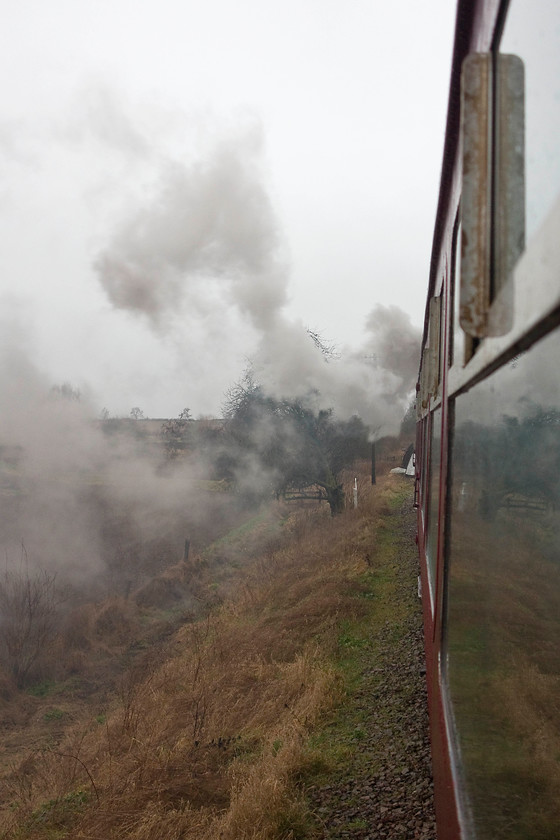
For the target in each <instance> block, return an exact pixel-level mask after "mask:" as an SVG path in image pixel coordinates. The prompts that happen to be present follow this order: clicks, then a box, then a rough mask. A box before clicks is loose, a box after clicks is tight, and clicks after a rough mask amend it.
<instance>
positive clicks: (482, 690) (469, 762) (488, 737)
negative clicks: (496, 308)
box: [446, 331, 560, 840]
mask: <svg viewBox="0 0 560 840" xmlns="http://www.w3.org/2000/svg"><path fill="white" fill-rule="evenodd" d="M554 358H560V332H559V331H557V332H556V333H554V334H552V335H551V336H549V337H548V338H546V339H544V340H542V341H541V342H540V343H539V344H538V345H536V346H535V347H534V348H532V349H531V350H530V351H529V352H527V353H525V354H524V355H523V356H521V357H520V358H519V359H517V360H515V361H514V362H512V363H511V364H510V365H508V366H506V367H505V368H502V369H501V370H499V371H498V372H496V373H495V374H493V375H492V376H491V377H489V378H488V379H487V380H485V381H483V382H481V383H479V384H478V385H477V386H475V387H474V388H473V389H472V390H471V391H469V392H468V393H466V394H464V395H462V396H460V397H459V398H458V399H457V401H456V406H455V436H454V447H453V454H452V465H453V466H452V475H453V486H452V490H451V493H452V527H451V534H450V559H449V563H450V566H449V570H450V574H449V589H448V638H447V647H446V654H447V672H448V679H449V689H450V700H451V707H452V710H453V717H454V723H455V729H456V737H457V741H458V746H459V751H460V755H461V764H462V767H461V772H462V773H463V774H464V778H465V784H466V789H467V791H468V796H469V799H470V804H471V805H472V813H473V814H474V815H475V817H474V829H475V836H476V838H477V840H490V838H492V840H496V838H506V837H507V838H508V840H521V838H523V840H526V838H533V840H545V838H546V840H550V838H551V837H556V836H558V831H559V826H560V647H559V645H558V640H559V638H560V552H559V547H560V536H559V535H560V513H559V506H560V382H559V379H558V375H557V373H556V372H555V373H556V377H555V381H553V380H552V379H551V377H550V366H549V367H548V372H546V373H545V371H546V365H547V362H549V360H550V359H554Z"/></svg>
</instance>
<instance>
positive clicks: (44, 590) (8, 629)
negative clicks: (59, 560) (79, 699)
mask: <svg viewBox="0 0 560 840" xmlns="http://www.w3.org/2000/svg"><path fill="white" fill-rule="evenodd" d="M58 605H59V596H58V591H57V587H56V575H54V574H49V573H48V572H47V571H45V570H44V569H39V570H38V571H35V572H32V571H30V569H29V565H28V561H27V554H26V552H25V548H24V547H23V546H22V557H21V562H20V565H19V568H18V569H16V570H9V569H8V568H5V569H4V572H3V573H2V575H1V576H0V627H1V630H2V633H1V636H0V658H1V661H2V664H3V665H4V667H5V668H6V670H7V671H8V672H9V673H11V674H12V675H13V677H14V679H15V681H16V683H17V685H18V687H22V686H23V685H25V684H26V682H27V681H28V680H29V679H30V678H31V676H32V675H34V674H35V673H36V672H39V671H40V670H41V667H44V665H45V663H46V659H47V655H48V653H49V651H50V650H51V649H52V646H53V644H54V642H55V639H56V631H57V618H58V615H57V613H58Z"/></svg>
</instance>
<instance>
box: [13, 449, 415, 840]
mask: <svg viewBox="0 0 560 840" xmlns="http://www.w3.org/2000/svg"><path fill="white" fill-rule="evenodd" d="M355 476H357V477H358V498H359V505H358V507H357V509H354V507H353V506H352V505H351V504H347V506H346V507H345V509H344V510H343V511H342V512H341V514H340V515H339V516H337V517H335V518H333V517H331V515H330V511H329V508H328V506H327V505H325V504H322V505H321V504H320V503H318V502H314V503H310V502H309V501H306V502H300V503H299V506H296V505H295V504H294V505H286V504H285V503H284V502H274V501H273V502H267V505H270V506H271V507H272V508H274V511H275V513H274V515H270V513H267V512H266V511H263V512H262V514H261V515H259V516H255V517H254V519H253V520H251V521H250V522H248V523H246V524H245V525H244V526H243V527H242V528H239V527H238V528H236V529H233V530H232V532H231V536H230V538H229V539H228V536H227V535H226V536H225V537H222V538H221V539H220V541H219V544H216V545H215V546H210V547H209V548H208V550H207V552H206V553H205V554H204V555H201V556H195V557H191V558H189V559H188V560H185V562H184V564H183V565H184V568H183V570H182V574H183V576H184V577H185V579H186V580H192V581H193V592H194V593H195V596H193V606H192V609H191V610H189V611H185V610H183V611H182V612H180V611H179V613H178V614H177V615H176V616H175V618H174V623H171V624H169V623H168V624H167V625H166V627H167V628H168V629H167V631H166V632H165V633H163V634H160V635H159V636H158V635H157V632H156V631H157V628H158V627H159V626H160V625H158V624H157V622H155V623H154V620H153V616H152V617H150V616H151V614H148V613H147V612H146V614H145V615H146V617H145V620H144V619H142V616H140V618H138V617H137V616H136V617H134V618H133V617H131V616H130V614H129V611H128V612H127V610H128V607H127V605H126V603H124V602H123V603H121V604H120V605H113V606H114V614H112V615H111V621H112V622H113V624H114V625H115V629H114V631H112V632H114V633H115V634H118V632H119V629H118V628H119V627H121V624H119V621H120V619H119V616H120V618H122V622H125V623H126V622H127V621H128V625H127V630H126V633H124V631H122V628H121V631H120V632H122V633H123V638H122V640H121V645H122V656H121V659H120V668H119V669H118V671H116V672H115V670H114V669H113V670H112V671H111V674H107V683H106V686H105V688H104V689H103V690H99V686H98V687H97V689H96V690H93V688H92V686H91V685H88V684H87V680H86V679H84V678H83V677H80V675H79V674H78V675H76V677H75V678H74V679H72V678H68V679H67V680H66V681H65V682H64V683H57V682H56V681H54V682H52V681H51V682H48V683H45V684H44V685H37V686H34V687H31V688H30V689H28V690H27V691H25V692H18V693H17V694H13V692H12V693H11V694H10V692H8V691H6V692H4V693H1V692H0V704H1V708H2V711H3V718H4V720H5V721H6V726H5V730H4V734H3V735H2V741H3V743H2V744H1V745H0V746H3V747H4V756H5V758H4V759H3V760H2V764H1V765H0V771H1V772H0V783H1V788H0V790H1V796H0V837H1V838H3V840H55V839H56V840H62V838H76V840H80V838H84V840H85V838H97V837H99V838H101V837H103V838H105V840H111V838H115V839H116V838H119V840H123V839H126V840H161V839H162V838H164V840H179V838H181V840H216V839H217V838H221V839H222V840H244V839H245V838H246V840H249V838H250V840H318V839H319V838H331V840H334V839H335V838H338V837H342V836H344V837H351V838H356V840H357V838H365V837H368V836H371V834H368V831H371V830H372V827H373V826H374V825H377V821H380V822H379V824H380V825H381V823H382V822H383V820H384V819H386V817H385V816H384V813H385V812H384V811H383V810H382V807H383V806H379V803H377V804H376V806H375V807H376V808H377V810H376V811H375V815H374V814H373V810H371V811H370V812H367V811H365V810H363V809H362V810H361V811H360V810H359V809H357V810H356V808H354V805H353V804H352V802H351V801H350V799H351V798H350V797H349V795H348V784H347V783H348V780H349V779H356V778H357V777H361V778H363V779H371V778H373V777H374V776H375V774H376V773H377V774H378V778H381V777H380V776H379V773H380V768H381V766H382V765H383V762H386V761H387V754H388V753H387V750H389V754H390V757H391V756H392V758H391V761H392V762H393V763H395V762H396V763H397V764H398V767H397V769H398V770H399V772H401V769H402V767H401V765H402V763H403V761H404V759H402V758H401V756H403V755H406V751H407V749H408V745H407V738H409V739H410V738H411V737H414V738H417V737H418V733H412V736H411V733H410V732H408V733H407V732H405V731H400V729H399V714H400V712H399V708H400V707H399V703H401V702H402V703H403V704H405V703H411V702H412V703H416V704H417V705H418V704H419V705H420V706H422V704H423V699H422V698H421V697H420V698H419V699H417V698H416V697H413V696H412V695H413V693H414V692H415V691H416V686H417V682H416V681H415V680H416V678H417V677H418V674H411V673H409V670H410V668H409V666H407V668H408V670H407V671H406V673H404V672H402V673H400V675H397V676H398V679H396V676H395V680H396V683H398V692H397V694H398V698H397V700H396V704H395V703H392V704H389V705H388V704H387V703H386V702H385V701H384V699H383V693H384V691H385V690H386V688H384V685H385V686H386V685H387V684H388V683H387V681H388V680H390V679H391V678H390V677H388V669H389V668H392V670H393V671H395V665H394V663H395V662H397V661H398V655H400V654H397V653H395V651H397V652H398V651H399V650H401V649H402V647H403V645H406V644H408V643H409V641H410V637H411V635H418V632H419V628H420V627H421V615H420V605H419V601H418V599H417V595H416V575H417V570H416V563H415V546H414V537H413V532H412V531H411V527H410V517H409V516H408V518H407V516H406V515H404V516H403V510H406V511H410V510H411V504H412V498H411V495H412V487H411V485H410V484H409V483H408V482H407V481H406V479H403V478H402V477H401V476H390V475H384V476H382V477H381V478H379V479H378V483H377V485H376V486H371V484H370V481H369V465H368V463H367V462H363V463H362V464H361V466H359V467H358V466H357V467H356V469H355V470H354V471H352V473H346V474H344V475H343V481H344V487H345V491H346V498H347V499H348V500H351V499H352V492H351V488H352V485H353V483H354V477H355ZM265 531H266V539H264V538H263V533H264V532H265ZM232 568H233V569H234V572H235V574H233V571H232ZM225 580H227V581H228V587H227V591H226V588H224V584H223V582H224V581H225ZM233 581H235V583H233ZM108 620H109V617H107V621H108ZM143 622H144V623H143ZM161 626H163V625H161ZM169 628H173V629H169ZM83 632H84V633H86V630H84V631H83ZM150 634H151V635H150ZM89 642H90V647H89V648H88V650H89V655H90V656H92V657H93V656H95V655H96V648H95V645H94V639H93V638H92V639H90V640H89ZM84 646H85V647H87V645H86V643H85V642H84ZM397 670H398V669H397ZM0 688H1V687H0ZM10 721H11V723H10ZM366 747H367V748H366ZM399 762H400V763H399ZM403 772H404V771H403ZM403 778H404V776H403ZM379 784H380V790H381V791H382V789H383V783H382V782H380V783H379ZM418 785H419V783H418V780H417V779H416V786H418ZM420 787H422V786H420ZM428 788H429V784H428V783H426V786H425V789H424V788H422V790H423V791H424V793H422V796H424V799H423V800H422V807H424V806H425V802H426V801H427V800H426V796H425V795H424V794H426V795H427V793H429V791H428ZM419 807H420V806H419ZM353 808H354V810H353ZM372 808H373V806H372ZM380 809H381V810H380ZM385 811H386V809H385ZM395 819H396V818H395ZM426 819H429V815H427V816H426ZM374 820H375V821H376V822H375V823H374V822H373V821H374ZM342 824H343V825H344V830H345V832H346V833H344V834H342V833H340V832H341V830H342V829H341V828H340V825H342ZM395 824H396V823H395ZM399 830H400V829H399ZM402 830H403V832H404V833H402V834H399V831H398V830H395V832H394V833H393V834H392V835H391V836H394V837H400V836H402V837H403V838H404V837H407V836H410V837H412V836H418V837H420V836H422V837H424V836H428V835H424V834H406V831H407V828H406V825H405V824H404V822H403V827H402ZM376 836H377V835H376ZM380 836H384V835H380Z"/></svg>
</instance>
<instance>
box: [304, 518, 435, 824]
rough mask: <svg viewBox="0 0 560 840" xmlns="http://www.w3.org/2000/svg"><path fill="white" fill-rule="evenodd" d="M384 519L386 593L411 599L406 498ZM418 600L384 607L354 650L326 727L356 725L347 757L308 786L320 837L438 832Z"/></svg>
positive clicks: (413, 578)
mask: <svg viewBox="0 0 560 840" xmlns="http://www.w3.org/2000/svg"><path fill="white" fill-rule="evenodd" d="M390 520H391V521H390V528H391V530H394V532H395V533H396V539H395V546H396V550H395V551H394V555H393V557H392V559H391V571H392V575H393V580H394V591H393V594H392V598H393V599H394V601H395V604H398V602H399V600H401V601H402V602H404V601H406V602H407V603H408V604H410V603H411V597H412V595H411V588H413V589H414V591H416V586H417V550H416V545H415V542H414V514H413V511H412V510H411V506H410V504H407V505H406V506H405V507H404V508H403V509H401V510H396V511H395V512H394V513H393V514H392V515H391V517H390ZM414 597H416V595H414ZM416 606H417V609H416V608H415V606H414V605H413V606H412V608H411V609H410V608H409V609H407V610H406V612H405V613H404V618H403V612H402V610H401V611H399V610H398V609H396V610H395V619H394V620H393V618H392V617H391V615H389V618H387V620H385V621H384V622H383V623H382V624H381V626H379V627H378V628H377V629H376V631H375V637H374V638H371V640H370V642H368V643H367V644H366V645H365V646H364V649H363V650H362V651H361V652H360V674H359V678H358V681H357V688H356V689H355V690H353V691H352V692H350V693H349V695H348V697H347V698H346V700H345V701H344V704H343V707H342V708H341V709H340V710H339V718H338V720H339V725H338V727H334V728H333V734H332V738H333V739H336V738H337V737H338V734H337V733H339V732H340V720H343V721H345V729H346V732H348V731H349V730H351V729H352V726H354V725H355V733H356V737H355V738H354V739H353V741H352V745H351V749H350V750H349V758H348V759H347V760H345V761H344V762H341V765H340V767H338V766H337V768H336V769H335V771H334V772H333V773H332V774H331V775H330V776H329V777H328V779H327V780H325V781H323V780H321V781H320V782H317V783H315V784H311V785H310V786H308V787H307V789H306V796H307V799H308V802H309V803H310V807H311V809H312V811H313V813H314V814H315V816H316V819H317V820H318V823H319V826H320V828H319V832H320V833H319V837H321V838H322V840H323V838H324V840H343V838H351V840H436V837H437V834H436V826H435V816H434V807H433V785H432V774H431V756H430V745H429V736H428V711H427V696H426V685H425V660H424V647H423V631H422V620H421V609H420V602H419V601H418V603H417V605H416ZM397 616H398V617H397ZM354 722H356V723H354ZM348 724H350V725H348Z"/></svg>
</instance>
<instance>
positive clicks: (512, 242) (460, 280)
mask: <svg viewBox="0 0 560 840" xmlns="http://www.w3.org/2000/svg"><path fill="white" fill-rule="evenodd" d="M559 326H560V3H559V2H558V0H511V2H510V3H509V4H508V3H507V2H499V0H475V1H474V2H467V0H459V3H458V9H457V24H456V38H455V46H454V54H453V64H452V74H451V85H450V96H449V110H448V119H447V130H446V140H445V149H444V160H443V167H442V180H441V188H440V196H439V204H438V211H437V218H436V226H435V231H434V241H433V252H432V261H431V268H430V283H429V292H428V301H427V306H426V318H425V326H424V335H423V345H422V361H421V367H420V375H419V381H418V385H417V389H418V394H417V409H418V426H417V458H416V471H417V474H416V499H417V504H418V543H419V550H420V559H421V572H422V578H421V579H422V593H423V605H424V620H425V636H426V658H427V679H428V690H429V700H430V726H431V738H432V751H433V764H434V780H435V797H436V812H437V820H438V840H458V838H462V840H466V839H467V838H468V840H498V838H508V840H521V839H522V838H523V840H527V838H531V840H541V839H542V840H553V838H559V837H560V667H559V666H560V329H559Z"/></svg>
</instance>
